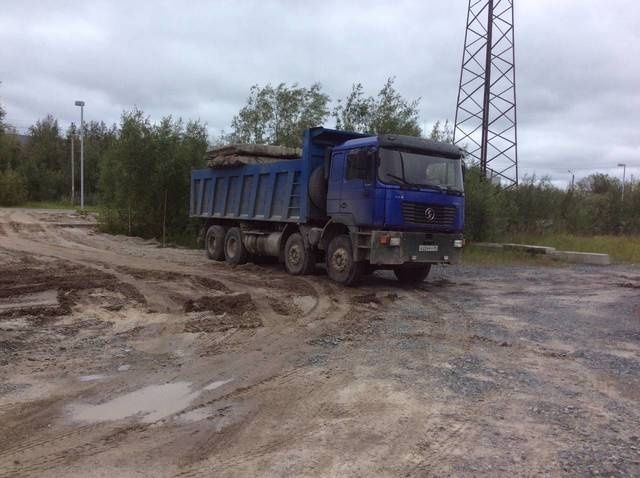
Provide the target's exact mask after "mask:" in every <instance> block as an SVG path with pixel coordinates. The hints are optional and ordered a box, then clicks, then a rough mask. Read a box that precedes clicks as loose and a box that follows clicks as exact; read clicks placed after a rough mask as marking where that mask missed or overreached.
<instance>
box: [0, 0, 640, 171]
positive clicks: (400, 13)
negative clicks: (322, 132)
mask: <svg viewBox="0 0 640 478" xmlns="http://www.w3.org/2000/svg"><path fill="white" fill-rule="evenodd" d="M466 6H467V2H466V1H464V0H459V1H456V2H422V1H399V2H388V1H373V2H364V1H361V2H357V1H353V2H339V1H337V0H335V1H333V0H332V1H326V2H323V3H322V4H321V5H313V6H312V5H310V4H309V3H308V2H295V1H279V2H276V1H273V2H264V1H245V2H232V1H218V2H189V3H187V4H178V3H176V2H124V1H114V2H85V3H78V2H55V3H48V2H38V1H32V2H29V1H26V2H12V3H9V4H8V5H4V6H3V15H2V17H0V41H1V42H2V45H3V48H2V49H0V81H2V82H3V83H2V85H1V86H0V98H1V101H2V103H3V105H4V106H5V108H6V109H7V111H8V120H9V121H10V122H13V123H15V124H16V125H18V126H27V125H29V124H32V123H33V122H34V121H35V120H36V119H38V118H40V117H42V116H44V115H46V114H47V113H52V114H53V115H54V116H56V117H58V118H59V119H60V122H61V124H63V125H65V126H66V125H67V124H68V123H69V122H70V121H73V120H75V119H76V118H77V114H78V113H77V109H76V108H74V106H73V101H74V100H75V99H77V98H83V99H85V100H86V101H87V109H86V112H87V116H88V117H89V118H90V119H102V120H105V121H106V122H107V123H110V122H117V121H118V119H119V116H120V114H121V112H122V111H123V110H128V109H130V108H132V107H133V106H138V107H140V108H142V109H144V111H145V112H147V113H148V114H150V115H151V116H152V117H153V118H159V117H161V116H164V115H168V114H173V115H174V116H182V117H183V118H200V119H202V120H203V121H206V122H207V123H208V125H209V128H210V131H211V132H212V134H216V133H217V132H219V131H220V130H221V129H225V128H226V129H228V127H229V124H230V121H231V119H232V116H233V115H234V113H235V112H237V110H238V109H239V108H240V107H241V106H242V104H243V102H244V100H245V98H246V95H247V93H248V89H249V87H250V86H251V85H253V84H256V83H258V84H264V83H267V82H271V83H279V82H281V81H284V82H289V83H293V82H298V83H300V84H305V85H306V84H310V83H312V82H315V81H320V82H321V83H322V84H323V86H324V89H325V91H326V92H327V93H328V94H329V95H331V97H332V98H334V99H336V98H339V97H343V96H344V95H345V94H346V93H347V92H348V91H349V89H350V87H351V84H352V83H353V82H357V81H360V82H362V83H363V84H364V85H365V88H366V89H367V91H368V92H369V93H375V92H376V91H377V89H379V88H380V87H381V86H382V84H383V82H384V80H385V79H386V78H387V77H388V76H391V75H395V76H396V77H397V86H398V88H399V89H400V91H401V92H402V93H403V94H404V95H405V96H407V97H410V98H416V97H421V98H422V101H421V120H422V121H423V123H424V124H425V125H427V127H428V125H430V124H432V123H433V122H434V121H436V120H437V119H445V118H449V119H453V116H454V113H455V99H456V94H457V82H458V75H459V70H458V68H459V62H460V56H461V52H462V43H463V36H464V22H465V15H466ZM638 23H640V7H639V6H638V5H637V4H636V2H632V1H628V0H617V1H615V0H612V1H611V2H608V3H607V4H606V6H605V5H603V4H602V2H597V1H595V0H584V1H579V0H563V1H562V2H558V1H554V0H520V1H517V2H516V54H517V80H518V102H519V110H518V117H519V120H520V128H519V140H520V151H519V153H520V154H519V156H520V169H521V171H523V172H528V173H532V172H534V171H536V172H537V173H538V174H551V175H552V176H553V177H554V178H555V179H557V180H559V181H562V180H564V181H566V180H567V179H568V178H569V174H568V173H567V170H568V169H576V170H577V171H580V173H579V174H582V173H584V174H588V173H589V172H591V171H594V170H601V171H604V172H610V173H612V174H618V170H617V168H616V164H617V162H620V161H623V162H627V163H628V164H629V171H630V172H631V173H635V174H636V175H639V174H640V169H638V168H640V152H639V147H640V140H639V139H638V138H639V137H640V135H638V129H639V126H640V124H639V123H640V122H639V121H638V114H637V112H638V111H639V110H640V91H639V90H638V85H639V84H640V62H638V60H637V58H640V38H639V36H638V33H637V24H638ZM634 168H635V169H634Z"/></svg>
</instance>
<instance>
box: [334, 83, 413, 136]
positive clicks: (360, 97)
mask: <svg viewBox="0 0 640 478" xmlns="http://www.w3.org/2000/svg"><path fill="white" fill-rule="evenodd" d="M394 82H395V78H393V77H391V78H388V79H387V81H386V83H385V84H384V86H383V87H382V89H381V90H380V91H379V92H378V95H377V96H376V97H373V96H367V95H366V94H365V93H364V89H363V86H362V84H361V83H356V84H354V85H353V86H352V88H351V93H349V95H347V97H346V98H345V99H344V100H339V101H338V104H337V106H336V107H335V108H334V110H333V117H334V118H335V120H336V127H337V128H338V129H344V130H347V131H356V132H360V133H370V134H381V133H396V134H406V135H410V136H420V135H421V134H422V130H421V129H420V125H419V122H418V118H419V112H418V106H419V104H420V98H418V99H415V100H406V99H404V98H403V97H402V95H401V94H400V93H399V92H398V91H397V90H396V89H395V87H394Z"/></svg>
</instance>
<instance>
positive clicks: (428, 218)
mask: <svg viewBox="0 0 640 478" xmlns="http://www.w3.org/2000/svg"><path fill="white" fill-rule="evenodd" d="M402 217H403V218H404V222H406V223H411V224H430V225H434V226H453V223H454V222H455V220H456V208H455V207H454V206H434V205H431V204H421V203H418V202H408V201H403V203H402Z"/></svg>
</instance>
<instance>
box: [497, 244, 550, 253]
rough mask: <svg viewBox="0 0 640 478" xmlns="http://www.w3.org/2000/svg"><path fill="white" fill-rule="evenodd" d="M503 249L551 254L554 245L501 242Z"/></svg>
mask: <svg viewBox="0 0 640 478" xmlns="http://www.w3.org/2000/svg"><path fill="white" fill-rule="evenodd" d="M502 246H503V247H504V249H507V250H512V251H520V252H528V253H529V254H552V253H553V252H555V250H556V248H555V247H547V246H534V245H531V244H503V245H502Z"/></svg>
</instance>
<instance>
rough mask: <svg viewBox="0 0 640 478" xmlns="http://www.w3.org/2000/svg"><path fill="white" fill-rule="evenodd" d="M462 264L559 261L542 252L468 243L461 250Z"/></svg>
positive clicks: (548, 263)
mask: <svg viewBox="0 0 640 478" xmlns="http://www.w3.org/2000/svg"><path fill="white" fill-rule="evenodd" d="M462 263H463V264H474V265H495V266H506V265H513V266H558V265H562V263H561V262H559V261H554V260H552V259H551V258H550V257H549V256H546V255H544V254H529V253H527V252H522V251H505V250H503V249H485V248H482V247H477V246H474V245H473V244H468V245H467V246H465V248H464V250H463V252H462Z"/></svg>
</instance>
